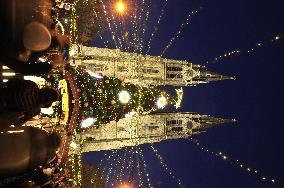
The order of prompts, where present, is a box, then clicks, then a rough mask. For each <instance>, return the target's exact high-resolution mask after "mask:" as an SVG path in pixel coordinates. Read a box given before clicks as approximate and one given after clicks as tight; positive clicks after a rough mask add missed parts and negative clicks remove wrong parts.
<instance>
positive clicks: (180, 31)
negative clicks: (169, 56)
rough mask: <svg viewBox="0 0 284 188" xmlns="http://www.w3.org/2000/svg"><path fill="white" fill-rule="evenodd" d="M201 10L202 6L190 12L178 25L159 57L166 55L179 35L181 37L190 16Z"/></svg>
mask: <svg viewBox="0 0 284 188" xmlns="http://www.w3.org/2000/svg"><path fill="white" fill-rule="evenodd" d="M201 9H202V6H200V7H199V8H198V9H197V10H195V11H191V12H190V13H189V14H188V16H187V18H186V20H185V22H184V23H182V24H181V25H180V28H179V30H178V31H177V32H176V34H175V35H174V36H173V37H172V39H171V40H170V42H169V43H168V45H166V47H165V48H164V50H163V51H162V53H161V55H160V56H161V57H162V56H164V54H165V53H166V51H167V50H168V49H169V48H170V47H171V46H172V44H173V42H174V41H175V40H176V39H177V38H179V37H180V35H181V33H182V31H183V29H184V28H185V26H187V25H188V24H189V21H190V18H191V17H192V16H194V15H195V14H197V13H198V12H199V11H200V10H201Z"/></svg>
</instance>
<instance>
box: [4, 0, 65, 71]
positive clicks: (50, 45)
mask: <svg viewBox="0 0 284 188" xmlns="http://www.w3.org/2000/svg"><path fill="white" fill-rule="evenodd" d="M43 1H46V3H47V4H50V3H49V1H50V0H43ZM16 3H17V5H18V6H17V8H19V9H21V11H19V12H24V10H22V9H24V7H26V6H24V5H25V3H23V2H21V1H16ZM0 5H1V6H0V10H1V11H0V25H1V27H0V64H2V65H5V66H7V67H9V68H11V69H13V70H14V71H15V72H17V73H21V74H24V75H36V74H43V73H49V72H50V71H51V70H52V69H54V68H56V67H58V66H64V65H65V64H68V58H66V57H64V53H63V51H64V48H66V47H67V48H69V38H68V37H67V36H65V35H61V34H59V33H57V32H56V31H55V29H54V28H52V27H51V25H52V24H50V19H51V18H50V15H48V16H42V14H39V15H41V16H38V17H37V19H36V20H37V21H34V19H31V18H30V17H28V16H26V17H25V16H24V17H25V18H18V17H17V15H14V14H11V13H12V12H13V11H12V8H11V7H12V6H13V4H11V3H10V1H9V0H3V1H0ZM50 5H51V4H50ZM50 8H51V7H50ZM27 9H28V10H27V11H28V12H29V13H32V12H34V10H33V9H32V8H31V7H29V6H27ZM20 15H21V14H19V15H18V16H20ZM27 15H28V13H27ZM11 16H12V17H13V16H16V18H15V19H16V20H17V21H18V22H19V23H14V22H12V20H13V19H12V18H11ZM14 21H15V20H14ZM46 22H47V23H46ZM43 23H45V24H43ZM54 49H56V50H57V53H53V54H50V55H49V59H48V60H44V61H43V62H41V61H40V60H39V59H40V57H42V56H44V55H46V54H48V53H49V52H50V51H51V50H53V51H54Z"/></svg>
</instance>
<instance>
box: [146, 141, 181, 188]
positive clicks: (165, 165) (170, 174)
mask: <svg viewBox="0 0 284 188" xmlns="http://www.w3.org/2000/svg"><path fill="white" fill-rule="evenodd" d="M150 148H151V149H152V150H153V152H154V154H155V156H156V157H157V158H158V159H159V161H160V164H161V166H162V167H163V168H164V169H165V171H166V172H167V173H168V175H169V176H170V177H171V178H172V179H173V180H174V181H175V182H176V183H177V185H178V186H179V187H182V188H184V185H183V183H182V182H181V180H180V179H179V178H177V177H176V176H175V175H174V173H173V172H172V171H171V170H170V168H169V167H168V165H167V164H166V162H165V160H164V159H163V157H162V156H161V155H160V154H159V151H158V150H157V149H155V148H154V145H153V144H151V145H150Z"/></svg>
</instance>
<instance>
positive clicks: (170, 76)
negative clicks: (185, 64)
mask: <svg viewBox="0 0 284 188" xmlns="http://www.w3.org/2000/svg"><path fill="white" fill-rule="evenodd" d="M175 77H176V74H167V78H175Z"/></svg>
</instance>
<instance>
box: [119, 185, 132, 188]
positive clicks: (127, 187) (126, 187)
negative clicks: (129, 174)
mask: <svg viewBox="0 0 284 188" xmlns="http://www.w3.org/2000/svg"><path fill="white" fill-rule="evenodd" d="M119 188H132V186H131V185H128V184H122V185H121V186H120V187H119Z"/></svg>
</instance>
